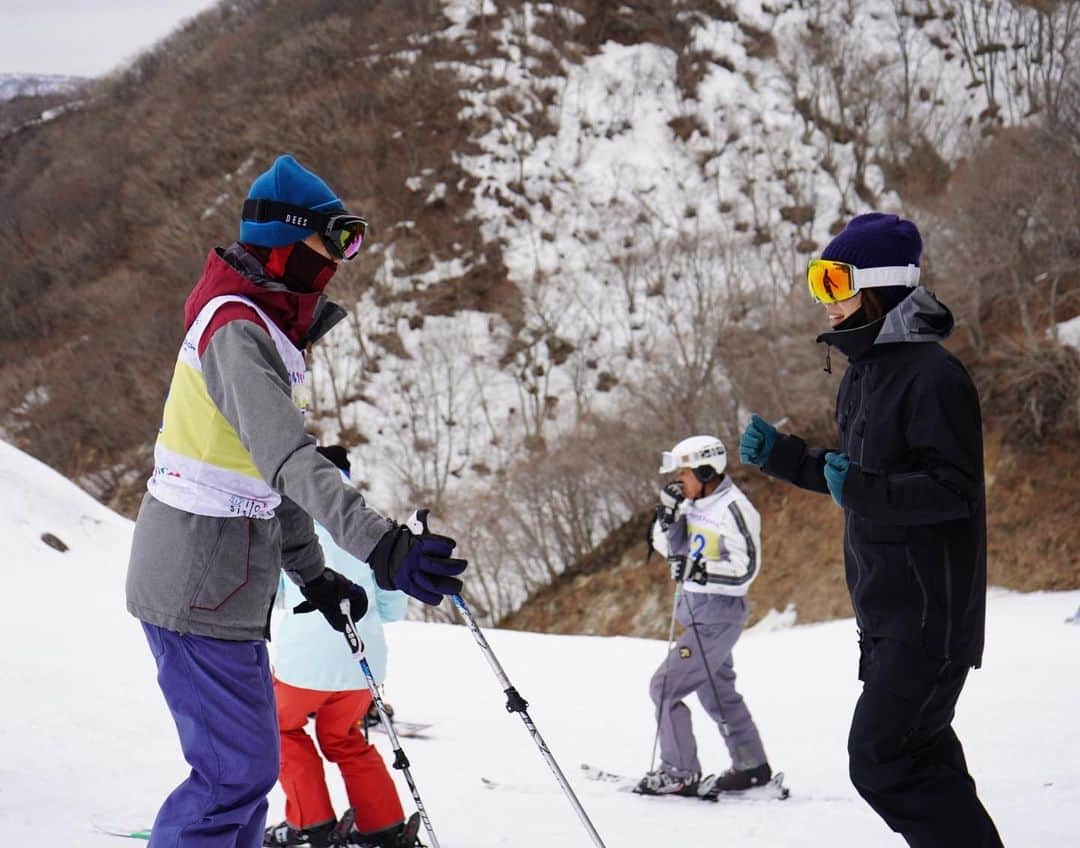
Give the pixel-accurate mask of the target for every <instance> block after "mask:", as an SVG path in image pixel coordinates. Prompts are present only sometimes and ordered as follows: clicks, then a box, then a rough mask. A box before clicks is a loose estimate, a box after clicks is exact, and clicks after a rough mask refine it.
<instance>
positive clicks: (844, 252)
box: [821, 212, 922, 312]
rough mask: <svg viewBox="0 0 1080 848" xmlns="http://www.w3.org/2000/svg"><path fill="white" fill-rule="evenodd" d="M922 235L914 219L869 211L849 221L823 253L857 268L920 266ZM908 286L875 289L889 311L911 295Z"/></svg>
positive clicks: (824, 257)
mask: <svg viewBox="0 0 1080 848" xmlns="http://www.w3.org/2000/svg"><path fill="white" fill-rule="evenodd" d="M921 256H922V237H921V236H920V235H919V230H918V227H916V226H915V225H914V224H913V223H911V221H908V220H906V219H904V218H900V217H897V216H896V215H886V214H884V213H883V212H868V213H867V214H865V215H858V216H856V217H854V218H852V219H851V220H850V221H848V224H847V226H846V227H844V229H843V230H841V231H840V232H839V233H837V235H836V237H835V238H834V239H833V240H832V241H830V242H829V244H828V245H827V246H826V247H825V249H824V250H823V251H822V252H821V258H822V259H832V260H834V261H835V262H847V263H849V264H851V265H854V266H855V267H856V268H884V267H888V266H891V265H916V266H917V265H918V264H919V259H920V257H921ZM911 291H912V290H911V289H910V288H908V287H907V286H884V287H882V288H875V289H874V294H875V295H876V296H877V298H878V300H879V301H881V305H882V308H883V309H884V310H885V311H886V312H888V311H889V310H890V309H892V308H893V307H894V306H896V304H898V303H899V302H900V301H901V300H903V299H904V298H905V297H907V296H908V295H909V294H911Z"/></svg>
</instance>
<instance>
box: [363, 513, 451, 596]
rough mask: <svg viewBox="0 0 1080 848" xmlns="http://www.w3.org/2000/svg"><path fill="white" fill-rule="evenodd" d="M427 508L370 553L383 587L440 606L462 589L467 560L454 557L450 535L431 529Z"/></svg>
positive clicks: (386, 536) (384, 538) (376, 576)
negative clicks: (447, 596)
mask: <svg viewBox="0 0 1080 848" xmlns="http://www.w3.org/2000/svg"><path fill="white" fill-rule="evenodd" d="M427 514H428V511H427V510H426V509H421V510H419V511H417V512H415V513H413V515H412V517H411V518H410V519H409V521H408V522H407V523H406V524H400V525H398V526H397V527H395V528H394V529H393V530H391V531H390V532H389V533H387V534H386V535H385V536H383V537H382V538H381V539H379V542H378V544H377V545H375V550H373V551H372V552H371V553H370V554H369V555H368V564H369V565H370V566H371V570H372V571H374V572H375V581H376V582H377V583H378V584H379V585H380V586H382V587H383V588H384V589H400V590H401V591H403V592H405V593H406V594H407V595H412V596H413V597H414V598H416V599H417V600H418V601H423V602H424V603H425V604H431V605H432V606H437V605H438V604H439V603H440V602H441V601H442V599H443V596H444V595H456V594H459V593H460V592H461V589H462V583H461V581H460V580H458V579H457V576H456V575H458V574H461V572H463V571H464V570H465V566H466V565H468V563H467V562H466V561H465V560H463V559H456V558H454V557H451V554H452V553H453V552H454V547H455V546H456V545H457V542H455V541H454V540H453V539H451V538H450V537H449V536H439V535H437V534H435V533H432V532H431V531H429V530H428V526H427Z"/></svg>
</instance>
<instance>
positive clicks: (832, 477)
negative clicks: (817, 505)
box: [825, 451, 851, 506]
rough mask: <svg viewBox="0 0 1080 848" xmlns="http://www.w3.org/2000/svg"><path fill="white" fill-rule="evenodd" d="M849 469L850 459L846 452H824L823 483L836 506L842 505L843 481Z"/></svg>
mask: <svg viewBox="0 0 1080 848" xmlns="http://www.w3.org/2000/svg"><path fill="white" fill-rule="evenodd" d="M850 470H851V459H849V458H848V455H847V454H846V453H836V452H835V451H829V452H828V453H827V454H825V485H826V486H828V487H829V494H830V495H832V498H833V500H834V501H836V505H837V506H843V505H844V481H845V480H846V479H847V475H848V471H850Z"/></svg>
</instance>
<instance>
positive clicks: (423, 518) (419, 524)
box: [405, 509, 429, 536]
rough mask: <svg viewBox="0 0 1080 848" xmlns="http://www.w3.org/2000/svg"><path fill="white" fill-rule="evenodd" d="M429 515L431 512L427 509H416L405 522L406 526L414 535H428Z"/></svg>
mask: <svg viewBox="0 0 1080 848" xmlns="http://www.w3.org/2000/svg"><path fill="white" fill-rule="evenodd" d="M428 515H429V512H428V510H426V509H418V510H415V511H414V512H413V514H412V515H410V516H409V519H408V521H406V522H405V526H406V527H407V528H408V530H409V532H410V533H412V534H413V535H414V536H426V535H427V533H428V525H427V520H428Z"/></svg>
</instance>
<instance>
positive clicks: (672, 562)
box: [667, 556, 686, 583]
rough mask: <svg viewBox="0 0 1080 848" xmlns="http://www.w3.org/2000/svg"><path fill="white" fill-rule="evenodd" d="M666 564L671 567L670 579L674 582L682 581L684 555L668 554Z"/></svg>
mask: <svg viewBox="0 0 1080 848" xmlns="http://www.w3.org/2000/svg"><path fill="white" fill-rule="evenodd" d="M667 564H668V566H669V567H670V568H671V579H672V580H674V581H675V582H676V583H682V580H683V577H685V576H686V557H684V556H669V557H668V560H667Z"/></svg>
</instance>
